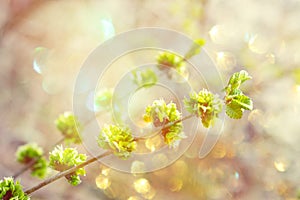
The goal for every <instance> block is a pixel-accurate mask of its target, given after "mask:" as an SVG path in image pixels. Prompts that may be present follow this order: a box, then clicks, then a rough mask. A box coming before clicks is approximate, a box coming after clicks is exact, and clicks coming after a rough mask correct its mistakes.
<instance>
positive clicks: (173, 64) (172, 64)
mask: <svg viewBox="0 0 300 200" xmlns="http://www.w3.org/2000/svg"><path fill="white" fill-rule="evenodd" d="M156 62H157V64H158V65H157V66H158V68H159V69H160V70H167V71H168V76H169V77H172V71H170V70H169V68H173V69H175V70H176V72H177V73H178V74H180V75H184V74H185V71H186V68H185V63H184V62H183V58H182V57H179V56H177V55H176V54H174V53H171V52H161V53H160V54H159V55H158V56H157V58H156Z"/></svg>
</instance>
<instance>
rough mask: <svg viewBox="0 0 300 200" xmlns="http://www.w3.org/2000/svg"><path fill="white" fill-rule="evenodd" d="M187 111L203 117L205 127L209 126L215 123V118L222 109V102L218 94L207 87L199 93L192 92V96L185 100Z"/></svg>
mask: <svg viewBox="0 0 300 200" xmlns="http://www.w3.org/2000/svg"><path fill="white" fill-rule="evenodd" d="M184 104H185V107H186V109H187V111H189V112H190V113H192V114H195V115H196V116H197V117H200V118H201V122H202V124H203V126H204V127H206V128H208V127H210V126H212V125H213V124H214V121H215V119H216V118H217V117H218V115H219V113H220V112H221V111H222V103H221V100H220V99H219V98H218V96H217V95H214V94H213V93H211V92H210V91H208V90H207V89H203V90H201V91H200V92H199V93H196V92H192V93H190V98H189V99H185V100H184Z"/></svg>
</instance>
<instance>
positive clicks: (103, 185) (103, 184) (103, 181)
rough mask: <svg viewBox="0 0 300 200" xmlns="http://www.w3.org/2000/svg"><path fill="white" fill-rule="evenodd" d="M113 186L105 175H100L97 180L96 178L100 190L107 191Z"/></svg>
mask: <svg viewBox="0 0 300 200" xmlns="http://www.w3.org/2000/svg"><path fill="white" fill-rule="evenodd" d="M110 184H111V181H110V180H109V179H108V178H107V177H105V176H104V175H102V174H100V175H99V176H98V177H97V178H96V185H97V187H98V188H100V189H102V190H105V189H107V188H108V187H109V186H110Z"/></svg>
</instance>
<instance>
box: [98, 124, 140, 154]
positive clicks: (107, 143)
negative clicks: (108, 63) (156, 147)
mask: <svg viewBox="0 0 300 200" xmlns="http://www.w3.org/2000/svg"><path fill="white" fill-rule="evenodd" d="M98 145H99V146H100V147H101V148H104V149H110V150H112V152H113V153H114V154H115V155H116V156H119V157H120V158H122V159H127V158H128V157H130V155H131V152H133V151H134V150H135V149H136V146H137V144H136V141H135V140H134V138H133V137H132V133H131V131H130V129H129V128H126V127H121V126H119V125H117V126H116V125H105V126H104V127H103V128H102V130H101V132H100V134H99V136H98Z"/></svg>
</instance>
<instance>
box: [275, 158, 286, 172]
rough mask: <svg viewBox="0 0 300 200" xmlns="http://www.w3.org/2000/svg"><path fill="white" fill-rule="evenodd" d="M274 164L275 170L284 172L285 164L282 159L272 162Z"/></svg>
mask: <svg viewBox="0 0 300 200" xmlns="http://www.w3.org/2000/svg"><path fill="white" fill-rule="evenodd" d="M274 166H275V168H276V170H277V171H279V172H285V171H286V169H287V164H286V163H284V162H283V161H279V160H277V161H275V162H274Z"/></svg>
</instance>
